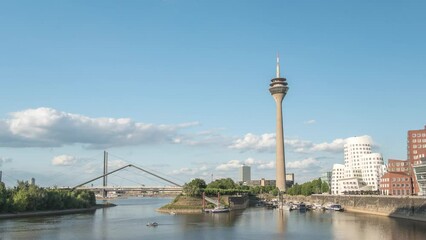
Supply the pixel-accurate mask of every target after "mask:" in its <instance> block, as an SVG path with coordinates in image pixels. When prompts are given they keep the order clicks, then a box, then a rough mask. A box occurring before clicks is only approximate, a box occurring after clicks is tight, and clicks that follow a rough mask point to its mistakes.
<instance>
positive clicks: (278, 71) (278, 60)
mask: <svg viewBox="0 0 426 240" xmlns="http://www.w3.org/2000/svg"><path fill="white" fill-rule="evenodd" d="M277 78H280V53H279V52H277Z"/></svg>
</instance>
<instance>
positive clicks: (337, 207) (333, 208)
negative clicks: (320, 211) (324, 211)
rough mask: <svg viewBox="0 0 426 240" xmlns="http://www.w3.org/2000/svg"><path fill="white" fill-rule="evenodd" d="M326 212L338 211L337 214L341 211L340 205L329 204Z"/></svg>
mask: <svg viewBox="0 0 426 240" xmlns="http://www.w3.org/2000/svg"><path fill="white" fill-rule="evenodd" d="M328 210H334V211H339V212H341V211H343V207H342V205H340V204H331V205H330V206H329V207H328Z"/></svg>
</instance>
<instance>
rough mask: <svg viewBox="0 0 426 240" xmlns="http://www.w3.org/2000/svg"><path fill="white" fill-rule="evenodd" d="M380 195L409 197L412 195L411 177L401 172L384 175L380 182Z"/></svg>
mask: <svg viewBox="0 0 426 240" xmlns="http://www.w3.org/2000/svg"><path fill="white" fill-rule="evenodd" d="M380 193H381V194H382V195H394V196H401V195H411V194H413V181H412V178H411V176H409V175H408V174H406V173H403V172H388V173H385V174H384V175H383V176H382V178H381V181H380Z"/></svg>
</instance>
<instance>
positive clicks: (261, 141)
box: [229, 133, 375, 153]
mask: <svg viewBox="0 0 426 240" xmlns="http://www.w3.org/2000/svg"><path fill="white" fill-rule="evenodd" d="M361 137H366V138H369V139H370V141H371V142H372V143H373V146H375V144H374V142H373V140H372V138H371V137H370V136H368V135H364V136H361ZM347 140H348V138H338V139H334V140H333V141H331V142H323V143H313V142H311V141H307V140H301V139H289V138H285V139H284V144H285V147H286V148H287V149H288V150H290V151H293V152H296V153H312V152H329V153H341V152H343V147H344V145H345V143H346V142H347ZM229 148H232V149H239V150H241V151H243V152H244V151H249V150H254V151H259V152H263V151H269V152H274V151H275V135H274V134H272V133H265V134H262V135H254V134H251V133H248V134H246V135H245V136H244V137H243V138H239V139H237V140H235V141H234V143H233V144H232V145H231V146H229Z"/></svg>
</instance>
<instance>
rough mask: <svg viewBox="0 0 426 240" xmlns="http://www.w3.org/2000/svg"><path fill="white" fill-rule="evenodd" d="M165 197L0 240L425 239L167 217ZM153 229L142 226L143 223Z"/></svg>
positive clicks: (337, 224)
mask: <svg viewBox="0 0 426 240" xmlns="http://www.w3.org/2000/svg"><path fill="white" fill-rule="evenodd" d="M170 201H171V199H170V198H169V199H167V198H133V199H121V200H117V201H115V202H114V203H116V204H118V206H117V207H112V208H106V209H99V210H96V212H95V213H90V214H72V215H63V216H50V217H32V218H21V219H12V220H0V239H1V240H6V239H172V240H175V239H215V240H218V239H220V240H221V239H256V240H258V239H261V240H269V239H309V240H314V239H324V240H325V239H345V240H346V239H348V240H352V239H354V240H355V239H360V240H361V239H362V240H369V239H375V240H378V239H386V240H388V239H395V240H404V239H410V240H415V239H419V240H424V239H426V223H423V222H415V221H409V220H402V219H394V218H387V217H379V216H371V215H363V214H354V213H346V212H343V213H342V212H315V211H312V212H306V213H300V212H297V211H292V212H282V211H279V210H267V209H264V208H249V209H246V210H245V211H238V212H231V213H218V214H199V215H169V214H164V213H158V212H156V211H155V209H156V208H158V207H160V206H162V205H164V204H166V203H168V202H170ZM154 221H156V222H158V223H159V226H158V227H147V226H146V223H148V222H154Z"/></svg>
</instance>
